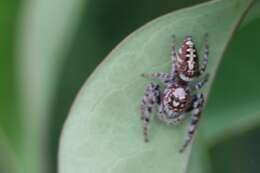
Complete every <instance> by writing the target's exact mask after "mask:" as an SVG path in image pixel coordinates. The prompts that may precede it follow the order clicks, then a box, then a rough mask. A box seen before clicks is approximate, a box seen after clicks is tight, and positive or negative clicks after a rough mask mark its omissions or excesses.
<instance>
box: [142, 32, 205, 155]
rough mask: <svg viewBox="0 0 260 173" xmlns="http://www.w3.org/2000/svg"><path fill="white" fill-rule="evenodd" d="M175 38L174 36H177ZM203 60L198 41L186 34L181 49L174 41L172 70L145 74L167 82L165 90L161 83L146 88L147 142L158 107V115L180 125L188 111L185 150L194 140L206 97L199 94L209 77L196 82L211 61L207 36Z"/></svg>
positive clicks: (145, 117) (145, 127)
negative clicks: (161, 87)
mask: <svg viewBox="0 0 260 173" xmlns="http://www.w3.org/2000/svg"><path fill="white" fill-rule="evenodd" d="M174 40H175V39H174ZM203 57H204V58H203V60H202V62H201V63H200V62H199V58H198V53H197V50H196V48H195V44H194V42H193V40H192V37H191V36H187V37H185V39H184V42H183V44H182V46H181V48H180V49H179V52H176V50H175V41H174V44H173V48H172V69H171V71H170V72H169V73H151V74H146V73H145V74H143V76H145V77H149V78H156V79H159V80H160V81H161V82H162V84H164V86H165V87H164V90H163V91H161V90H160V86H159V85H157V84H154V83H151V84H150V85H149V86H148V87H147V89H146V91H145V96H144V98H143V100H142V104H141V113H142V120H143V123H144V124H143V125H144V138H145V141H148V125H149V123H150V119H151V116H152V111H153V109H154V108H156V105H157V106H158V109H159V112H158V117H159V119H160V120H162V121H163V122H165V123H167V124H171V125H177V124H179V123H180V122H181V121H182V120H184V118H185V117H186V114H187V113H188V112H191V114H192V120H191V124H190V127H189V130H188V135H187V138H186V140H185V142H184V144H183V146H182V147H181V150H180V151H184V149H185V148H186V147H187V146H188V144H189V143H190V142H191V140H192V137H193V134H194V132H195V130H196V127H197V125H198V121H199V119H200V115H201V111H202V108H203V102H204V97H203V95H202V93H198V92H197V91H199V90H200V89H201V88H202V87H203V86H204V84H205V83H206V82H207V80H208V76H209V75H208V74H206V75H204V76H202V77H201V79H199V80H198V81H197V82H193V81H194V79H198V78H199V77H200V76H201V75H202V74H203V73H204V71H205V69H206V67H207V64H208V41H207V34H206V35H205V46H204V54H203Z"/></svg>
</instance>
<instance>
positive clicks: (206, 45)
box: [200, 33, 209, 74]
mask: <svg viewBox="0 0 260 173" xmlns="http://www.w3.org/2000/svg"><path fill="white" fill-rule="evenodd" d="M208 57H209V43H208V33H206V34H205V35H204V53H203V60H202V64H201V66H200V74H202V73H203V72H204V71H205V70H206V68H207V65H208Z"/></svg>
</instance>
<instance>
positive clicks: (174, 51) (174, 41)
mask: <svg viewBox="0 0 260 173" xmlns="http://www.w3.org/2000/svg"><path fill="white" fill-rule="evenodd" d="M171 60H172V68H171V74H173V75H174V74H175V73H176V61H177V53H176V36H175V35H172V51H171Z"/></svg>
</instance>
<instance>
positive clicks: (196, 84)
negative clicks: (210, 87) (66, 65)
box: [191, 73, 209, 90]
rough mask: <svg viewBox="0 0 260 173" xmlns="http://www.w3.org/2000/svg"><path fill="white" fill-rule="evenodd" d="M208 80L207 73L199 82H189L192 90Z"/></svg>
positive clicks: (199, 87)
mask: <svg viewBox="0 0 260 173" xmlns="http://www.w3.org/2000/svg"><path fill="white" fill-rule="evenodd" d="M208 80H209V74H208V73H207V74H206V75H205V76H203V78H202V79H201V80H200V81H199V82H197V83H193V84H191V87H192V90H194V89H195V90H200V89H201V88H202V87H203V86H204V85H205V84H206V83H207V82H208Z"/></svg>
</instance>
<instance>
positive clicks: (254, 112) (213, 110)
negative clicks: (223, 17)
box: [202, 19, 260, 143]
mask: <svg viewBox="0 0 260 173" xmlns="http://www.w3.org/2000/svg"><path fill="white" fill-rule="evenodd" d="M259 30H260V19H256V20H254V21H252V22H250V23H248V25H246V26H245V27H243V28H242V29H241V30H240V31H239V32H238V33H237V34H236V36H235V37H234V39H233V40H232V42H231V44H230V46H229V48H228V49H227V52H226V54H225V55H224V57H225V58H224V60H223V63H222V65H221V67H220V69H219V73H218V75H217V78H216V80H215V84H214V87H213V88H212V95H211V97H210V99H209V103H208V107H207V109H206V111H205V121H204V122H203V123H202V130H203V132H204V134H205V138H206V140H207V141H208V142H211V143H212V142H213V143H214V142H216V141H217V140H220V139H222V138H226V137H229V136H230V135H234V134H238V133H241V132H242V131H245V130H247V129H250V128H254V127H255V126H257V125H258V126H259V125H260V116H259V114H260V109H259V102H260V90H259V87H260V80H259V77H258V76H259V73H260V69H259V64H260V59H259V56H260V54H259V51H258V50H259V48H258V44H255V43H257V42H258V40H259V39H260V34H259V33H258V31H259ZM223 98H224V99H223ZM209 129H210V130H209Z"/></svg>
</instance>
